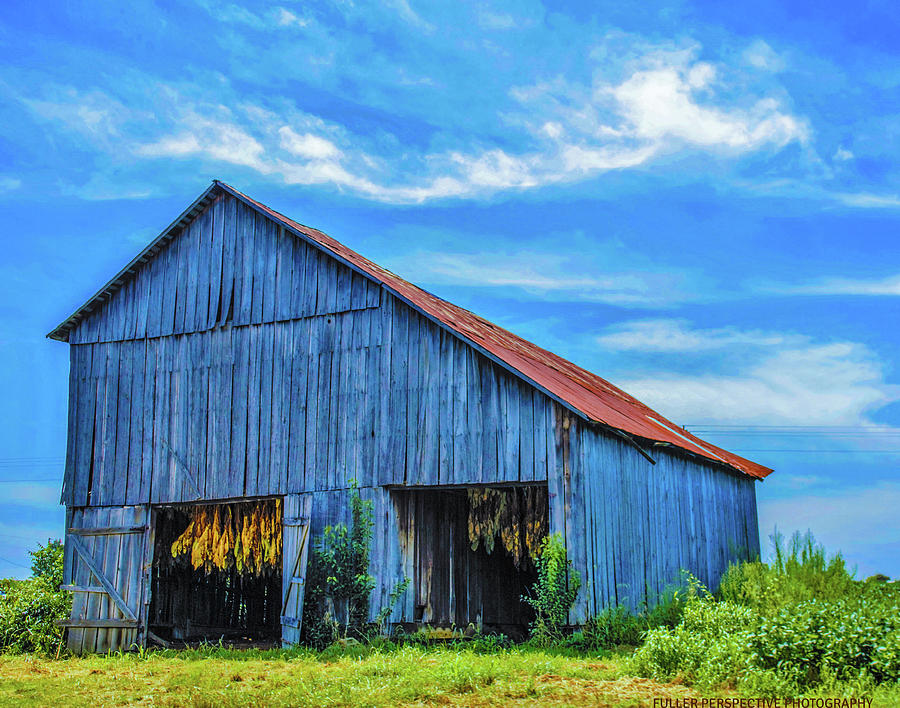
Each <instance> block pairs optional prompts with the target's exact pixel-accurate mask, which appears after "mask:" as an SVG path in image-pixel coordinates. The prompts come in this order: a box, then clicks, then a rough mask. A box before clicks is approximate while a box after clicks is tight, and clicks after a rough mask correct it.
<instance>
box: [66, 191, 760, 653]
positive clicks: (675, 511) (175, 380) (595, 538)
mask: <svg viewBox="0 0 900 708" xmlns="http://www.w3.org/2000/svg"><path fill="white" fill-rule="evenodd" d="M48 336H49V337H50V338H52V339H55V340H59V341H62V342H68V344H69V351H70V374H69V409H68V442H67V455H66V467H65V477H64V482H63V488H62V503H63V504H64V505H65V507H66V542H65V547H66V553H65V578H66V587H67V588H68V589H69V590H71V591H72V593H73V608H72V616H71V620H70V621H69V622H68V623H67V624H68V627H69V629H68V646H69V649H70V650H72V651H73V652H76V653H80V652H93V651H106V650H108V649H118V648H124V649H127V648H129V647H131V646H133V645H135V644H137V645H139V646H140V645H144V644H146V643H147V641H148V638H149V639H151V640H155V639H157V638H159V639H161V640H163V641H168V640H172V639H185V640H190V639H192V638H203V637H215V638H218V637H219V636H231V635H242V636H246V635H253V636H258V637H260V638H268V639H270V640H272V641H278V640H281V641H283V642H285V643H288V644H290V643H295V642H296V641H297V640H298V636H299V624H300V618H301V615H302V602H303V590H304V576H305V568H306V563H307V557H308V552H309V550H308V549H309V546H310V543H311V541H312V539H314V538H315V537H317V535H318V534H320V533H321V532H322V530H323V529H324V528H325V527H326V526H327V525H330V524H335V523H337V522H341V521H347V519H348V497H349V494H350V492H349V490H350V488H351V480H355V483H356V484H357V485H358V487H359V490H360V491H359V493H360V494H361V496H362V497H363V498H364V499H367V500H370V501H371V502H372V503H373V505H374V514H375V525H374V539H373V547H372V555H371V572H372V574H373V575H374V576H375V579H376V585H375V588H374V590H373V600H372V606H373V612H374V611H375V608H377V607H379V606H381V605H384V604H385V603H386V602H387V600H388V596H389V594H390V593H391V591H392V589H394V588H395V587H397V585H398V583H400V582H402V581H403V579H404V578H408V579H409V581H410V582H409V585H408V587H407V589H406V590H405V592H404V593H403V595H402V596H401V597H400V598H399V601H398V602H397V603H396V604H395V606H394V609H393V613H392V615H391V618H390V619H391V621H392V622H394V623H403V624H406V625H413V624H422V623H427V624H431V625H451V624H455V625H456V626H467V625H468V624H470V623H474V624H476V625H477V626H479V627H484V628H486V629H499V630H508V629H511V628H514V627H516V626H519V627H521V626H522V625H523V624H525V623H527V621H528V616H527V613H526V612H525V609H524V608H523V605H522V603H521V602H520V600H519V596H520V595H521V593H522V591H523V589H524V588H525V587H526V586H527V585H528V584H529V583H530V582H531V581H532V580H533V577H534V575H533V574H534V569H533V566H532V565H531V564H529V563H528V562H527V561H528V559H527V558H522V557H520V556H521V555H522V554H521V553H516V552H514V548H513V547H514V545H515V541H514V542H513V543H512V545H511V544H510V543H507V542H506V541H504V540H503V539H501V538H500V537H501V536H503V534H504V533H506V534H507V536H509V531H510V529H508V528H505V529H500V533H499V534H498V540H497V542H496V543H494V542H493V541H491V542H488V541H487V539H485V540H484V542H482V543H480V545H479V544H478V543H473V539H472V537H471V536H472V531H471V529H470V528H469V526H470V522H471V518H472V515H473V513H475V508H476V505H477V504H478V503H480V502H478V500H479V499H481V500H483V499H484V498H486V497H488V496H490V495H493V496H494V497H496V498H498V499H499V498H501V497H502V498H503V499H504V500H506V501H505V503H506V502H508V503H507V506H509V507H511V508H514V509H515V511H514V512H513V513H512V514H513V515H512V516H510V517H509V519H508V520H507V521H506V522H504V523H509V524H511V525H513V526H515V528H516V529H519V526H520V525H522V524H530V525H531V528H532V530H534V529H535V528H536V529H538V532H539V533H546V532H550V533H557V532H558V533H560V534H561V535H562V537H563V538H564V541H565V544H566V547H567V549H568V554H569V558H570V559H571V560H572V562H573V564H574V567H575V568H576V569H577V570H578V571H579V573H580V575H581V578H582V583H583V587H582V589H581V591H580V593H579V595H578V598H577V600H576V604H575V606H574V608H573V609H572V612H571V616H570V620H571V622H572V623H573V624H579V623H583V622H584V621H585V620H586V619H587V618H589V617H591V616H592V615H594V614H596V613H597V612H599V611H601V610H602V609H603V608H605V607H609V606H611V605H615V604H624V605H626V606H630V607H633V608H637V607H639V606H641V605H642V604H643V603H645V602H647V603H652V602H653V601H654V599H655V598H656V596H657V595H658V593H660V592H661V591H662V590H663V589H664V588H665V587H666V586H667V584H669V583H671V582H672V581H674V580H675V579H676V578H677V577H678V575H679V572H680V570H681V569H683V568H684V569H689V570H691V571H692V572H693V573H694V574H695V575H697V576H698V577H699V578H700V579H701V580H703V581H704V582H705V583H706V584H707V585H709V586H711V587H714V586H715V585H716V584H717V582H718V579H719V577H720V576H721V574H722V573H723V571H724V570H725V569H726V567H727V565H728V563H729V562H730V561H732V560H734V559H737V558H742V557H746V556H752V555H755V554H757V553H758V552H759V534H758V527H757V513H756V495H755V486H754V484H755V482H757V481H758V480H761V479H763V478H764V477H765V476H766V475H768V474H769V473H770V472H771V470H769V469H767V468H765V467H762V466H760V465H758V464H755V463H753V462H750V461H748V460H745V459H743V458H741V457H738V456H737V455H734V454H732V453H729V452H727V451H725V450H722V449H720V448H717V447H715V446H713V445H711V444H709V443H707V442H704V441H703V440H700V439H698V438H697V437H695V436H694V435H692V434H690V433H689V432H686V431H685V430H683V429H682V428H680V427H678V426H677V425H675V424H674V423H672V422H670V421H668V420H667V419H665V418H664V417H662V416H661V415H660V414H658V413H656V412H654V411H653V410H651V409H650V408H648V407H647V406H645V405H643V404H642V403H640V402H639V401H638V400H636V399H635V398H633V397H631V396H629V395H628V394H627V393H625V392H623V391H621V390H620V389H618V388H616V387H615V386H613V385H612V384H610V383H608V382H607V381H605V380H604V379H602V378H600V377H599V376H596V375H595V374H592V373H590V372H588V371H586V370H584V369H582V368H580V367H578V366H576V365H574V364H572V363H570V362H568V361H566V360H564V359H562V358H560V357H558V356H556V355H554V354H552V353H550V352H548V351H546V350H543V349H541V348H540V347H537V346H535V345H534V344H531V343H530V342H527V341H525V340H523V339H521V338H520V337H517V336H516V335H514V334H512V333H510V332H508V331H506V330H504V329H502V328H500V327H498V326H496V325H494V324H492V323H490V322H488V321H487V320H484V319H482V318H480V317H478V316H477V315H475V314H473V313H471V312H469V311H467V310H464V309H462V308H460V307H457V306H455V305H452V304H451V303H449V302H447V301H445V300H442V299H440V298H438V297H436V296H434V295H431V294H430V293H428V292H426V291H424V290H422V289H421V288H418V287H416V286H415V285H412V284H410V283H408V282H406V281H404V280H402V279H401V278H399V277H398V276H396V275H394V274H393V273H391V272H389V271H387V270H385V269H384V268H381V267H379V266H378V265H376V264H374V263H372V262H371V261H369V260H367V259H365V258H363V257H362V256H360V255H358V254H357V253H355V252H353V251H352V250H350V249H348V248H346V247H345V246H343V245H342V244H340V243H339V242H337V241H335V240H334V239H332V238H330V237H329V236H327V235H325V234H324V233H322V232H320V231H317V230H315V229H312V228H308V227H306V226H303V225H301V224H299V223H297V222H296V221H293V220H291V219H289V218H287V217H285V216H283V215H281V214H279V213H277V212H275V211H273V210H272V209H269V208H268V207H266V206H264V205H263V204H260V203H259V202H257V201H254V200H253V199H251V198H250V197H248V196H246V195H244V194H242V193H241V192H239V191H238V190H236V189H234V188H233V187H231V186H229V185H227V184H225V183H223V182H220V181H214V182H213V183H212V184H211V185H210V186H209V188H208V189H206V190H205V191H204V192H203V194H201V195H200V197H199V198H198V199H197V200H196V201H194V203H193V204H191V205H190V206H189V207H188V208H187V209H186V210H185V211H184V212H183V213H182V214H181V215H180V216H179V217H178V218H177V219H175V221H174V222H173V223H172V224H171V225H170V226H169V227H168V228H166V229H165V230H164V231H163V232H162V233H161V234H160V235H159V236H158V237H157V238H156V239H154V240H153V242H152V243H150V245H148V246H147V247H146V248H145V249H144V250H143V251H142V252H141V253H140V254H138V255H137V256H136V257H135V258H134V259H133V260H132V261H131V262H130V263H129V264H128V265H126V266H125V267H124V268H123V269H122V270H121V271H120V272H119V273H118V274H117V275H116V276H115V277H113V278H112V280H110V281H109V282H108V283H107V284H106V285H104V286H103V287H102V288H101V289H100V290H99V291H98V292H97V293H96V295H94V296H93V297H91V298H90V299H89V300H88V301H87V302H86V303H85V304H84V305H82V306H81V307H79V308H78V309H77V310H76V311H75V312H74V314H72V315H71V316H70V317H69V318H68V319H66V320H65V321H64V322H63V323H62V324H60V325H59V326H58V327H57V328H56V329H54V330H53V331H52V332H51V333H50V334H49V335H48ZM198 510H199V511H198ZM198 513H205V514H207V516H208V517H209V518H213V517H215V518H216V519H219V521H218V523H220V524H221V523H222V522H221V519H225V518H227V519H230V520H232V521H231V522H234V520H235V519H245V520H246V519H248V518H249V519H251V520H252V519H253V518H256V517H254V516H253V515H254V514H256V515H257V516H258V517H259V518H261V519H264V520H265V519H268V522H264V523H263V526H264V527H265V528H267V529H268V532H269V533H270V534H271V535H273V536H274V537H277V545H278V554H277V563H274V564H273V562H272V560H271V559H270V562H269V564H268V565H267V566H266V567H264V568H259V567H257V568H255V569H251V570H250V571H248V569H247V568H246V567H244V568H243V569H240V568H238V567H231V568H228V569H218V568H210V567H209V566H208V564H207V567H205V568H199V569H195V568H194V567H193V566H192V564H191V563H175V562H173V556H172V552H171V550H170V549H171V548H172V544H173V542H174V541H175V540H176V539H177V538H178V535H179V534H180V533H182V532H184V530H185V527H186V526H187V525H188V524H189V523H191V521H190V520H191V519H192V518H197V514H198ZM257 520H258V519H257ZM231 522H229V523H231ZM265 523H268V526H265ZM237 526H238V535H239V536H240V531H241V526H240V523H239V522H238V524H237ZM244 529H246V521H245V526H244ZM516 533H518V530H517V531H516ZM245 540H246V539H245ZM526 555H527V554H526ZM273 557H274V556H273ZM254 570H255V572H253V571H254Z"/></svg>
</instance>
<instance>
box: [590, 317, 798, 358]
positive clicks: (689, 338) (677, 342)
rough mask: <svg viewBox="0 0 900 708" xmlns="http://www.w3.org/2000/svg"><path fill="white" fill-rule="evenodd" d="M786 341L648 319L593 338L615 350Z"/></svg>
mask: <svg viewBox="0 0 900 708" xmlns="http://www.w3.org/2000/svg"><path fill="white" fill-rule="evenodd" d="M790 339H791V337H789V336H788V335H784V334H779V333H777V332H776V333H772V332H760V331H755V330H739V329H736V328H733V327H723V328H719V329H702V330H701V329H693V328H691V327H690V325H689V324H688V323H687V322H686V321H685V320H676V319H650V320H632V321H630V322H625V323H622V324H619V325H614V326H612V327H610V328H608V329H607V331H606V333H605V334H602V335H600V336H599V337H597V343H598V344H600V345H601V346H602V347H605V348H607V349H612V350H616V351H622V350H625V351H645V352H700V351H708V350H714V349H722V348H725V347H730V346H735V345H742V346H754V347H757V346H775V345H780V344H784V343H786V342H787V341H789V340H790ZM794 339H795V338H794Z"/></svg>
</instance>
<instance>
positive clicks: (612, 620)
mask: <svg viewBox="0 0 900 708" xmlns="http://www.w3.org/2000/svg"><path fill="white" fill-rule="evenodd" d="M690 592H691V591H690V590H689V589H685V588H683V587H676V588H670V589H668V590H667V591H666V592H664V593H663V594H662V596H661V597H660V598H659V599H658V601H657V603H656V604H655V605H653V606H652V607H650V608H646V607H645V608H644V609H643V610H642V611H641V612H638V613H633V612H631V611H630V610H629V609H628V608H626V607H624V606H623V605H617V606H615V607H609V608H607V609H605V610H604V611H603V612H601V613H600V614H598V615H596V616H595V617H591V618H590V619H589V620H588V621H587V622H586V623H585V624H584V626H583V627H582V628H581V629H580V630H578V631H577V632H574V633H573V634H572V635H571V636H570V637H568V638H567V640H566V646H569V647H572V648H575V649H584V650H594V651H595V650H598V649H611V648H613V647H617V646H622V645H629V646H637V645H638V644H640V643H641V642H642V640H643V638H644V634H645V633H646V632H647V631H648V630H650V629H655V628H657V627H674V626H675V625H677V624H678V623H679V622H680V621H681V616H682V614H683V613H684V606H685V601H686V599H687V598H688V597H689V596H690Z"/></svg>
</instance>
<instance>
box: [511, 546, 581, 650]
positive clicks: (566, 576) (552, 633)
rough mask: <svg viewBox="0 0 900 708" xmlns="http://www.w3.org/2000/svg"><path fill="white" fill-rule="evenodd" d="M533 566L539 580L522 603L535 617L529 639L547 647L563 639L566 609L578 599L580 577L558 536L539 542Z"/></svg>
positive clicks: (566, 615)
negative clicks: (531, 609) (533, 612)
mask: <svg viewBox="0 0 900 708" xmlns="http://www.w3.org/2000/svg"><path fill="white" fill-rule="evenodd" d="M535 566H536V567H537V574H538V579H537V581H536V582H535V583H534V585H533V586H532V588H531V592H530V594H529V595H523V596H522V601H523V602H526V603H528V604H529V605H531V607H532V608H533V609H534V611H535V613H536V615H537V616H536V617H535V620H534V623H533V624H532V627H531V636H532V639H533V640H534V641H536V642H537V643H538V644H549V643H552V642H554V641H559V640H560V639H562V631H563V627H564V626H565V624H566V621H567V619H568V616H569V610H570V609H572V605H574V604H575V598H576V597H578V590H579V588H580V587H581V576H580V575H579V574H578V571H576V570H575V569H574V568H573V567H572V562H571V561H569V559H568V557H567V555H566V546H565V543H563V540H562V536H561V535H560V534H558V533H556V534H553V535H552V536H547V537H546V538H545V539H544V540H543V541H542V542H541V550H540V554H539V555H538V557H537V559H536V560H535Z"/></svg>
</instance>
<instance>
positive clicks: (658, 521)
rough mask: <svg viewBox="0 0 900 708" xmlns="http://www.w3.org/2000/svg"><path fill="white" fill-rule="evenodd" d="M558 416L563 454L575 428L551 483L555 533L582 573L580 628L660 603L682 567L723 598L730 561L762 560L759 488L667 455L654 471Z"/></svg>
mask: <svg viewBox="0 0 900 708" xmlns="http://www.w3.org/2000/svg"><path fill="white" fill-rule="evenodd" d="M555 412H556V415H557V420H558V423H557V425H556V429H557V435H558V442H557V446H558V447H560V448H562V436H563V434H564V425H565V421H566V420H569V421H570V427H569V429H568V433H569V438H570V442H569V443H568V453H567V458H568V459H569V460H570V463H569V465H568V466H566V465H564V464H561V465H560V470H559V471H560V474H559V475H558V476H557V477H556V479H555V480H554V479H552V478H551V480H550V483H549V488H550V525H551V531H554V532H555V531H559V532H560V533H563V534H564V536H565V539H566V544H567V547H568V550H569V557H570V559H571V560H572V562H573V564H574V567H575V569H576V570H578V572H579V573H580V574H581V579H582V590H581V592H580V594H579V597H578V600H577V603H576V606H575V608H574V610H573V612H572V617H571V619H572V621H573V622H575V623H580V622H582V621H584V619H585V618H587V617H589V616H591V615H594V614H596V613H597V612H599V611H600V610H602V609H603V608H604V607H609V606H612V605H616V604H624V605H626V606H628V607H631V608H632V609H638V608H640V607H641V605H642V603H644V602H648V603H650V604H653V603H654V602H655V600H656V598H657V597H658V595H659V593H661V592H663V591H664V590H666V588H667V587H670V586H671V585H673V584H675V583H677V582H678V581H679V578H680V575H681V570H682V569H684V570H688V571H690V572H691V573H693V574H694V575H695V576H697V577H698V578H699V579H700V580H701V581H702V582H703V583H704V584H705V585H706V586H707V587H709V588H710V589H711V590H715V589H716V587H717V586H718V583H719V579H720V578H721V576H722V573H724V572H725V570H726V569H727V567H728V563H729V562H731V561H734V560H738V559H742V558H747V557H753V556H756V555H758V554H759V529H758V523H757V516H756V489H755V486H754V480H752V479H750V478H748V477H740V476H738V475H736V474H732V473H729V472H727V471H724V470H722V469H721V468H717V467H714V466H713V465H709V464H704V463H703V462H700V461H698V460H696V459H689V458H687V457H686V456H684V455H681V454H679V453H676V452H671V451H668V450H665V449H663V448H659V447H657V448H654V450H653V451H652V454H653V457H654V458H655V460H656V464H655V465H652V464H650V462H649V461H647V460H646V459H645V458H644V457H643V456H642V455H641V454H640V453H638V451H637V450H635V449H634V448H633V447H631V446H629V445H628V444H627V443H625V442H624V441H622V440H620V439H618V438H616V437H613V436H612V435H610V434H608V433H605V432H603V431H600V430H596V429H593V428H590V427H588V426H587V425H586V424H585V423H583V422H581V421H578V420H575V419H573V418H571V417H570V416H569V415H568V414H567V412H566V411H564V410H563V409H561V408H559V407H557V408H556V409H555ZM560 457H561V458H562V455H560ZM566 469H568V474H566Z"/></svg>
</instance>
